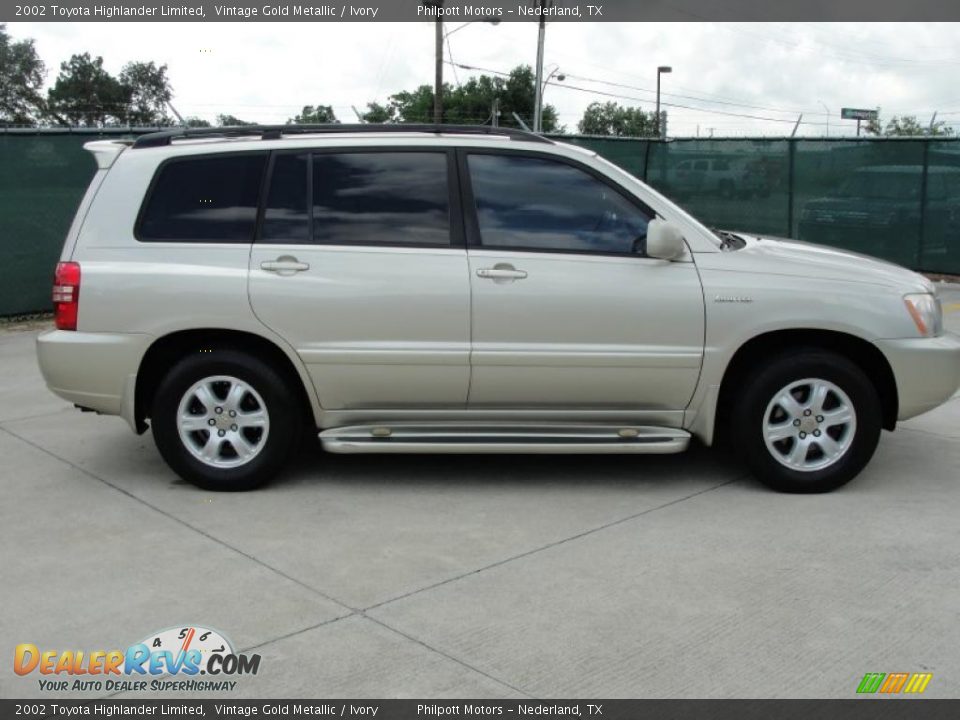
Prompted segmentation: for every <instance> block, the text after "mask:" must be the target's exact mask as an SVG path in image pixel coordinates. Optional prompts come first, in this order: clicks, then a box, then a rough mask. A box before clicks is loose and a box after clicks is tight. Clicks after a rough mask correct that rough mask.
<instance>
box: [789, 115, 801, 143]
mask: <svg viewBox="0 0 960 720" xmlns="http://www.w3.org/2000/svg"><path fill="white" fill-rule="evenodd" d="M801 120H803V113H800V117H798V118H797V122H796V124H795V125H794V126H793V132H792V133H790V137H796V135H797V128H799V127H800V121H801Z"/></svg>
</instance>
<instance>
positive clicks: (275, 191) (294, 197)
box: [259, 153, 310, 243]
mask: <svg viewBox="0 0 960 720" xmlns="http://www.w3.org/2000/svg"><path fill="white" fill-rule="evenodd" d="M309 160H310V158H309V156H308V155H306V154H303V155H290V154H287V153H280V154H277V155H276V156H275V157H274V159H273V172H272V174H271V176H270V190H269V191H268V192H267V202H266V207H265V208H264V210H263V224H262V226H261V227H260V238H259V240H260V242H267V243H308V242H310V218H309V216H308V215H307V187H308V185H307V172H308V171H309V167H310V166H309Z"/></svg>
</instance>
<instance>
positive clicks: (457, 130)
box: [133, 123, 554, 148]
mask: <svg viewBox="0 0 960 720" xmlns="http://www.w3.org/2000/svg"><path fill="white" fill-rule="evenodd" d="M304 133H311V134H314V133H316V134H331V135H333V134H346V133H350V134H354V133H356V134H366V133H437V134H439V133H449V134H455V135H499V136H503V137H506V138H509V139H510V140H526V141H527V142H541V143H549V144H554V143H553V140H550V139H549V138H545V137H544V136H543V135H537V134H536V133H532V132H528V131H526V130H517V129H516V128H505V127H492V126H490V125H442V124H440V125H437V124H404V123H391V124H375V123H363V124H349V123H328V124H324V125H242V126H237V127H220V128H175V129H173V130H164V131H162V132H154V133H149V134H147V135H141V136H140V137H139V138H137V141H136V142H135V143H134V144H133V147H134V148H147V147H161V146H164V145H169V144H170V143H171V142H172V141H173V140H181V139H186V138H205V137H209V138H217V137H224V138H228V137H255V136H257V135H259V136H260V139H261V140H279V139H280V138H281V137H283V136H284V135H302V134H304Z"/></svg>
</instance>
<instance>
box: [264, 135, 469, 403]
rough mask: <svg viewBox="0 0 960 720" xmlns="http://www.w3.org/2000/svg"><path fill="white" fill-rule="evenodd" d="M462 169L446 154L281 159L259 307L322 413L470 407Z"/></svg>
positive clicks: (276, 159)
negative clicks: (459, 208)
mask: <svg viewBox="0 0 960 720" xmlns="http://www.w3.org/2000/svg"><path fill="white" fill-rule="evenodd" d="M453 163H454V158H453V155H452V153H447V152H445V151H442V150H441V151H438V152H433V151H416V152H411V151H405V150H397V149H395V148H394V149H385V150H380V151H366V150H365V151H351V150H344V149H339V150H335V151H323V152H316V151H314V152H309V151H305V150H300V151H290V152H287V151H284V152H278V153H275V154H274V156H273V158H272V163H271V179H270V182H269V187H268V190H267V193H266V202H265V207H264V210H263V218H262V221H261V226H260V232H259V236H258V238H257V242H256V243H255V245H254V246H253V252H252V254H251V257H250V285H249V287H250V301H251V303H252V305H253V310H254V312H255V313H256V315H257V317H259V318H260V320H261V321H262V322H264V323H265V324H266V325H268V326H269V327H270V328H272V329H273V330H274V331H275V332H277V333H279V334H280V335H282V336H283V337H284V338H285V339H286V340H287V341H288V342H289V343H290V344H291V345H292V346H293V347H294V348H295V350H296V351H297V353H298V354H299V355H300V357H301V358H302V359H303V361H304V363H305V365H306V367H307V369H308V371H309V373H310V376H311V378H312V380H313V383H314V386H315V388H316V390H317V393H318V395H319V399H320V403H321V404H322V405H323V407H324V408H325V409H328V410H334V409H372V408H397V407H404V408H416V407H430V408H436V407H456V408H463V407H464V405H465V403H466V396H467V386H468V383H469V374H470V368H469V347H470V283H469V280H468V276H467V272H468V271H467V257H466V251H465V250H464V248H463V247H462V240H460V236H461V235H462V231H458V230H457V228H458V227H459V226H460V224H459V221H458V222H457V223H451V217H452V216H453V217H456V213H455V212H452V211H451V208H452V207H454V206H455V205H456V201H455V200H454V202H451V197H452V194H451V187H452V186H453V185H455V183H451V182H450V179H451V177H455V168H454V164H453Z"/></svg>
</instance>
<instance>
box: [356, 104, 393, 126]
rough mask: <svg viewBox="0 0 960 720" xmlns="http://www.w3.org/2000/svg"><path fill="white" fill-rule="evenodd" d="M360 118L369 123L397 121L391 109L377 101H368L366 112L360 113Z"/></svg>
mask: <svg viewBox="0 0 960 720" xmlns="http://www.w3.org/2000/svg"><path fill="white" fill-rule="evenodd" d="M360 118H361V119H362V120H363V122H368V123H387V122H395V121H394V119H393V115H392V111H391V109H390V108H389V107H388V106H386V105H381V104H380V103H375V102H372V103H367V109H366V111H365V112H362V113H360Z"/></svg>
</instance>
